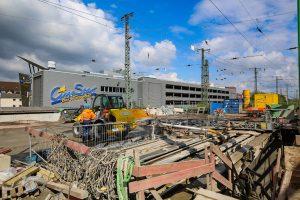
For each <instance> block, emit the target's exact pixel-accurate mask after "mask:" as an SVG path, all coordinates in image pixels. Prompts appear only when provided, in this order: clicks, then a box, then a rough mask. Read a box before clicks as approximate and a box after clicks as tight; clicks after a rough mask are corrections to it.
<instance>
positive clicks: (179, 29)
mask: <svg viewBox="0 0 300 200" xmlns="http://www.w3.org/2000/svg"><path fill="white" fill-rule="evenodd" d="M169 29H170V31H171V32H172V33H174V34H180V33H184V34H187V35H192V34H193V33H194V32H193V31H191V30H189V29H187V28H186V27H183V26H178V25H175V26H170V27H169Z"/></svg>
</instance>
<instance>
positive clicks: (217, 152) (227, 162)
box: [210, 144, 232, 169]
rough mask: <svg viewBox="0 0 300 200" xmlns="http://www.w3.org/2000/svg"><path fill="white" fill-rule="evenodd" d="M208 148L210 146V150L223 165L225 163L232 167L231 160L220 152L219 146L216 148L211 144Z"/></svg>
mask: <svg viewBox="0 0 300 200" xmlns="http://www.w3.org/2000/svg"><path fill="white" fill-rule="evenodd" d="M210 148H212V151H213V152H214V153H215V154H216V155H217V156H218V157H219V158H220V159H221V160H222V161H223V162H224V164H225V165H227V167H229V168H230V169H232V162H231V161H230V160H229V159H228V158H227V157H226V156H225V155H224V154H223V153H222V151H221V150H220V149H219V148H217V146H216V145H214V144H212V145H211V146H210Z"/></svg>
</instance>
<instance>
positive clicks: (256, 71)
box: [250, 67, 261, 93]
mask: <svg viewBox="0 0 300 200" xmlns="http://www.w3.org/2000/svg"><path fill="white" fill-rule="evenodd" d="M250 69H253V70H254V93H257V74H258V70H260V69H261V68H258V67H253V68H250Z"/></svg>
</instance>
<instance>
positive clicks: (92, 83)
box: [32, 70, 236, 107]
mask: <svg viewBox="0 0 300 200" xmlns="http://www.w3.org/2000/svg"><path fill="white" fill-rule="evenodd" d="M77 83H80V84H82V85H83V86H84V87H88V88H93V87H96V88H97V90H96V93H98V94H102V93H104V94H111V95H114V94H115V95H122V96H123V97H124V99H125V93H121V92H105V91H101V86H108V87H121V88H125V83H124V79H123V78H122V77H112V76H107V75H95V74H93V75H92V74H84V73H75V72H63V71H58V70H49V71H41V72H38V73H36V74H34V79H33V96H32V97H33V98H32V103H33V106H52V105H51V100H50V93H51V91H52V89H53V88H54V87H56V86H59V87H63V86H66V89H67V91H70V90H74V85H75V84H77ZM167 85H173V86H178V87H179V89H178V88H175V87H174V88H166V86H167ZM132 87H133V89H134V92H133V94H132V101H133V103H134V104H135V105H137V106H142V107H146V106H148V105H150V106H154V107H160V106H162V105H166V103H168V105H169V104H172V105H173V103H174V104H176V105H182V104H197V103H198V102H200V101H201V96H200V95H201V91H199V90H200V89H201V86H200V85H197V84H190V83H182V82H174V81H166V80H160V79H156V78H150V77H141V78H139V79H138V80H136V79H134V80H132ZM195 88H198V91H196V89H195ZM194 89H195V90H194ZM166 94H168V95H166ZM174 94H177V96H175V95H174ZM178 94H180V95H179V96H178ZM209 95H210V101H213V102H223V99H224V98H233V97H234V96H235V95H236V89H235V88H215V87H211V88H210V92H209ZM89 103H90V102H89ZM82 104H84V100H83V99H81V100H74V101H70V102H65V103H59V104H56V105H53V107H78V106H80V105H82Z"/></svg>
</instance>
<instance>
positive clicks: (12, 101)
mask: <svg viewBox="0 0 300 200" xmlns="http://www.w3.org/2000/svg"><path fill="white" fill-rule="evenodd" d="M21 106H22V100H21V99H20V98H0V107H21Z"/></svg>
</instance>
